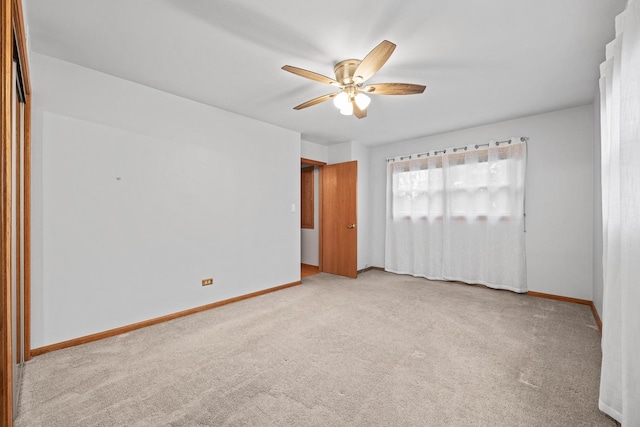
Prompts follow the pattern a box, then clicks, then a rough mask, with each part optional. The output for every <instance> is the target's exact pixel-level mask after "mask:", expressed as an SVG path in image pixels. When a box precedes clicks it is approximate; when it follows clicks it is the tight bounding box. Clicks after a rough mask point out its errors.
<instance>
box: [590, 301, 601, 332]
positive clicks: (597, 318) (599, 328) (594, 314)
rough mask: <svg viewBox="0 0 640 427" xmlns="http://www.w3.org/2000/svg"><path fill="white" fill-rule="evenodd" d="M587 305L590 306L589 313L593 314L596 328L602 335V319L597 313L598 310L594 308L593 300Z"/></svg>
mask: <svg viewBox="0 0 640 427" xmlns="http://www.w3.org/2000/svg"><path fill="white" fill-rule="evenodd" d="M589 305H590V306H591V313H592V314H593V318H594V319H595V321H596V325H598V330H599V331H600V335H602V320H600V315H598V310H596V306H595V305H594V304H593V301H592V302H591V304H589Z"/></svg>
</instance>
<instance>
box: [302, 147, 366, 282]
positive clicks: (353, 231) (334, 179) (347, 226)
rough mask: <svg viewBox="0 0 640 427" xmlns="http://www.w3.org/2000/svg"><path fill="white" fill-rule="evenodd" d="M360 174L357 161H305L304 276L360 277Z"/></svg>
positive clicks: (303, 168)
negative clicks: (358, 253) (311, 210)
mask: <svg viewBox="0 0 640 427" xmlns="http://www.w3.org/2000/svg"><path fill="white" fill-rule="evenodd" d="M311 168H313V169H311ZM357 171H358V162H357V161H349V162H344V163H336V164H331V165H327V164H326V163H323V162H317V161H314V160H309V159H304V158H303V159H301V186H300V187H301V191H300V206H301V208H300V217H301V233H300V234H301V238H300V240H301V246H300V248H301V251H300V259H301V274H300V275H301V277H307V276H309V275H313V274H316V272H326V273H331V274H336V275H339V276H345V277H351V278H356V277H357V261H358V260H357V252H358V251H357V236H358V234H357V233H358V230H357ZM311 188H313V191H312V190H311ZM311 206H313V211H314V214H313V215H311V214H310V209H311ZM316 249H317V250H316Z"/></svg>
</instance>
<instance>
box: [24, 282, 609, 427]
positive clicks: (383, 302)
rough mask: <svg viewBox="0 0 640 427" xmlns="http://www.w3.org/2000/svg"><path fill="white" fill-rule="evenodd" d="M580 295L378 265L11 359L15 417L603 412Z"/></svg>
mask: <svg viewBox="0 0 640 427" xmlns="http://www.w3.org/2000/svg"><path fill="white" fill-rule="evenodd" d="M599 372H600V335H599V333H598V331H597V329H596V326H595V323H594V320H593V318H592V316H591V312H590V310H589V308H588V307H586V306H581V305H576V304H569V303H563V302H557V301H550V300H545V299H539V298H534V297H529V296H524V295H517V294H514V293H510V292H507V291H496V290H490V289H487V288H484V287H481V286H468V285H462V284H455V283H441V282H431V281H428V280H424V279H416V278H412V277H408V276H398V275H394V274H390V273H383V272H379V271H370V272H367V273H364V274H362V275H360V277H359V278H358V279H357V280H350V279H342V278H339V277H336V276H331V275H328V274H324V273H321V274H319V275H316V276H313V277H310V278H308V279H305V280H304V283H303V284H302V285H301V286H296V287H293V288H289V289H286V290H282V291H279V292H275V293H271V294H267V295H263V296H260V297H257V298H253V299H250V300H246V301H242V302H239V303H235V304H231V305H227V306H224V307H220V308H217V309H214V310H211V311H208V312H204V313H200V314H196V315H193V316H189V317H184V318H181V319H177V320H174V321H171V322H168V323H163V324H160V325H156V326H153V327H149V328H146V329H143V330H139V331H135V332H132V333H129V334H125V335H121V336H118V337H115V338H112V339H108V340H104V341H100V342H96V343H91V344H87V345H84V346H80V347H75V348H70V349H65V350H60V351H57V352H54V353H49V354H46V355H43V356H39V357H36V358H35V359H33V360H32V361H30V362H29V363H28V364H27V366H26V368H25V376H24V384H23V387H22V395H21V401H20V412H19V417H18V419H17V422H16V426H18V427H26V426H65V427H69V426H109V427H113V426H165V425H169V426H245V425H249V426H472V425H473V426H599V425H603V426H614V425H615V422H614V421H612V420H611V419H609V418H607V417H606V416H605V415H603V414H602V413H600V412H599V411H598V408H597V401H598V399H597V397H598V382H599Z"/></svg>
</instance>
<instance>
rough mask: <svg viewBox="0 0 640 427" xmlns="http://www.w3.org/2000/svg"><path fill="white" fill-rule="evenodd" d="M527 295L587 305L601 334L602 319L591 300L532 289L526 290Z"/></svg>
mask: <svg viewBox="0 0 640 427" xmlns="http://www.w3.org/2000/svg"><path fill="white" fill-rule="evenodd" d="M527 295H529V296H532V297H536V298H546V299H553V300H556V301H564V302H571V303H574V304H582V305H588V306H589V307H590V308H591V313H592V314H593V319H594V320H595V321H596V325H598V330H599V331H600V334H602V321H601V320H600V316H599V315H598V310H596V306H595V305H593V301H589V300H587V299H579V298H570V297H563V296H560V295H553V294H544V293H542V292H532V291H529V292H527Z"/></svg>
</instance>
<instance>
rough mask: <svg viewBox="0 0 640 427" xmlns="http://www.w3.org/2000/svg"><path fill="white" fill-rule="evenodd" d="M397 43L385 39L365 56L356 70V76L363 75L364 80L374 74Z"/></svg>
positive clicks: (354, 74)
mask: <svg viewBox="0 0 640 427" xmlns="http://www.w3.org/2000/svg"><path fill="white" fill-rule="evenodd" d="M395 48H396V45H395V44H393V43H391V42H390V41H387V40H383V41H382V43H380V44H379V45H378V46H376V47H374V48H373V50H372V51H371V52H369V53H368V54H367V56H365V57H364V59H363V60H362V62H361V63H360V65H358V68H356V71H355V72H354V73H353V76H354V77H358V76H359V77H361V78H362V81H365V80H367V79H369V78H370V77H371V76H373V75H374V74H375V73H376V72H377V71H378V70H379V69H380V68H382V66H383V65H384V64H385V62H387V60H388V59H389V57H390V56H391V54H392V53H393V50H394V49H395Z"/></svg>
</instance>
